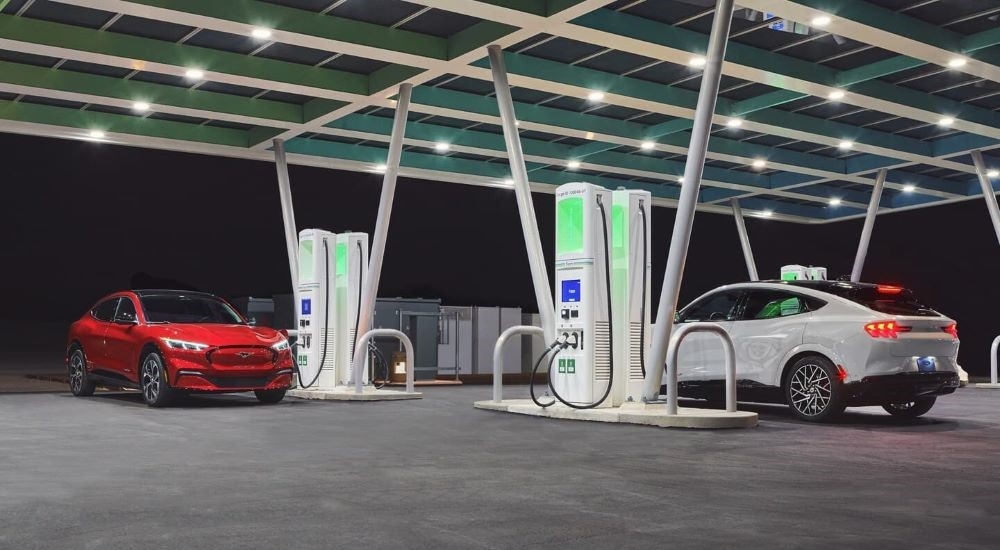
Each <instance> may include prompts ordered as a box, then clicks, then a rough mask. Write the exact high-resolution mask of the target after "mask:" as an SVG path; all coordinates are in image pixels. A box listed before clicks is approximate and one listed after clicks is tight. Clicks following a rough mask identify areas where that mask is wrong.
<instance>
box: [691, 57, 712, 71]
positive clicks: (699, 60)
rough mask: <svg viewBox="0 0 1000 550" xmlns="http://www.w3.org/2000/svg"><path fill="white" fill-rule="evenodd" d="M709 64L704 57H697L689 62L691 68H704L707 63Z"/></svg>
mask: <svg viewBox="0 0 1000 550" xmlns="http://www.w3.org/2000/svg"><path fill="white" fill-rule="evenodd" d="M707 62H708V60H707V59H705V58H704V57H702V56H700V55H696V56H694V57H692V58H691V59H690V60H689V61H688V65H689V66H691V67H695V68H698V67H704V66H705V63H707Z"/></svg>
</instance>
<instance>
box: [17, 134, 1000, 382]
mask: <svg viewBox="0 0 1000 550" xmlns="http://www.w3.org/2000/svg"><path fill="white" fill-rule="evenodd" d="M0 150H2V151H3V152H4V155H3V156H4V164H3V166H4V167H3V177H2V183H3V198H2V199H0V229H2V230H3V235H4V237H3V241H2V243H3V244H2V248H0V252H2V258H3V262H2V264H0V265H2V266H3V268H4V269H3V271H4V273H3V277H2V280H3V281H4V285H3V286H4V289H5V291H6V292H5V296H4V301H3V303H4V307H3V309H2V310H0V319H2V320H6V321H24V322H25V323H40V322H50V321H55V322H66V323H68V322H70V321H71V320H72V319H74V318H76V317H77V316H79V315H80V314H81V313H82V312H83V311H84V310H86V308H87V307H89V306H90V305H91V304H92V303H93V302H94V301H95V300H96V299H97V298H99V297H100V296H102V295H103V294H106V293H108V292H112V291H115V290H119V289H121V288H126V287H128V286H129V283H130V280H131V278H132V275H133V274H134V273H136V272H147V273H149V274H152V275H155V276H158V277H166V278H172V279H177V280H181V281H186V282H188V283H189V284H191V285H193V286H195V287H197V288H200V289H203V290H206V291H211V292H215V293H217V294H221V295H224V296H229V297H236V296H246V295H254V296H270V295H272V294H275V293H286V292H288V291H289V283H288V282H287V279H288V274H287V271H288V267H287V260H286V259H285V246H284V241H283V236H282V223H281V212H280V209H279V204H278V192H277V184H276V183H275V172H274V166H273V164H270V163H264V162H253V161H245V160H234V159H224V158H214V157H207V156H200V155H187V154H179V153H170V152H162V151H148V150H141V149H135V148H124V147H116V146H109V145H106V144H96V143H89V142H74V141H60V140H51V139H43V138H34V137H25V136H14V135H8V134H0ZM291 179H292V190H293V195H294V200H295V207H296V216H297V222H298V227H299V228H300V229H302V228H307V227H321V228H324V229H329V230H332V231H337V232H340V231H345V230H359V231H368V232H371V231H372V228H373V226H374V222H375V214H376V209H377V206H378V197H379V188H380V185H379V184H380V182H381V176H376V175H374V174H361V173H349V172H336V171H331V170H323V169H318V168H308V167H299V166H292V167H291ZM535 208H536V213H537V216H538V222H539V227H540V231H541V235H542V240H543V244H544V245H545V248H546V254H547V255H548V256H549V260H550V263H549V265H550V266H551V254H552V239H551V235H552V233H553V200H552V196H551V195H538V194H536V195H535ZM747 225H748V228H749V232H750V238H751V242H752V244H753V246H754V251H755V253H756V254H757V266H758V271H759V272H760V274H761V276H762V277H765V278H767V277H777V275H778V271H779V268H780V266H781V265H784V264H791V263H801V264H812V265H822V266H826V267H828V268H829V271H830V276H831V277H835V276H838V275H841V274H844V273H848V272H849V271H850V268H851V265H852V262H853V259H854V252H855V249H856V247H857V239H858V235H859V233H860V230H861V221H860V220H856V221H849V222H841V223H837V224H833V225H824V226H803V225H795V224H787V223H780V222H775V221H767V220H756V219H749V220H748V222H747ZM672 227H673V210H670V209H664V208H657V209H655V210H654V212H653V216H652V231H653V243H652V245H653V262H654V263H653V296H654V302H655V301H656V297H657V296H658V295H659V286H660V282H661V279H662V276H663V269H664V265H665V262H666V251H667V249H668V247H669V240H670V232H671V229H672ZM997 246H998V244H997V241H996V238H995V236H994V233H993V229H992V227H991V225H990V221H989V216H988V215H987V212H986V208H985V206H984V205H983V204H982V201H981V200H973V201H967V202H962V203H958V204H954V205H948V206H942V207H935V208H931V209H924V210H918V211H913V212H903V213H898V214H892V215H887V216H882V217H880V218H879V219H878V220H877V222H876V225H875V233H874V237H873V239H872V245H871V249H870V253H869V258H868V263H867V265H866V269H865V275H864V277H863V279H864V280H867V281H873V282H884V283H897V284H902V285H905V286H908V287H911V288H913V289H914V290H915V291H916V292H917V294H918V296H919V297H920V298H921V299H922V300H923V301H924V302H927V303H928V304H930V305H932V306H934V307H935V308H937V309H939V310H941V311H943V312H945V313H946V314H948V315H950V316H952V317H954V318H956V319H957V320H958V321H959V326H960V332H961V334H962V356H961V360H962V363H963V365H964V366H965V367H966V369H968V370H970V372H972V373H974V374H985V373H987V371H988V368H989V365H988V355H989V354H988V349H989V343H990V340H991V339H992V337H993V336H994V335H996V334H997V333H998V331H1000V326H998V325H1000V324H998V323H997V322H996V321H995V317H994V316H993V314H992V312H993V309H994V305H995V304H996V303H997V301H998V298H1000V291H998V285H996V284H994V283H993V282H994V281H996V280H997V279H998V278H1000V263H998V262H997V261H996V260H995V258H996V255H997V250H998V248H997ZM550 274H551V267H550ZM745 279H746V268H745V266H744V263H743V257H742V253H741V251H740V246H739V241H738V238H737V236H736V230H735V227H734V224H733V220H732V218H731V217H729V216H722V215H714V214H703V213H699V214H698V216H697V218H696V222H695V227H694V234H693V238H692V242H691V252H690V255H689V258H688V262H687V268H686V275H685V283H684V287H683V290H682V302H686V301H688V300H690V299H692V298H694V297H695V296H697V295H698V294H700V293H702V292H704V291H707V290H710V289H711V288H713V287H715V286H718V285H720V284H724V283H730V282H737V281H741V280H745ZM379 295H380V296H407V297H424V298H441V299H442V300H443V301H444V303H445V304H455V305H472V304H475V305H509V306H521V307H522V308H524V309H525V310H534V307H535V303H534V296H533V293H532V289H531V281H530V277H529V272H528V266H527V258H526V255H525V252H524V243H523V237H522V235H521V232H520V227H519V222H518V216H517V210H516V205H515V202H514V196H513V193H512V192H510V191H509V190H502V189H485V188H479V187H472V186H464V185H456V184H451V183H435V182H428V181H423V180H408V179H401V180H400V182H399V186H398V188H397V194H396V201H395V207H394V210H393V218H392V225H391V227H390V231H389V242H388V246H387V249H386V259H385V266H384V269H383V274H382V283H381V286H380V289H379ZM654 308H655V304H654Z"/></svg>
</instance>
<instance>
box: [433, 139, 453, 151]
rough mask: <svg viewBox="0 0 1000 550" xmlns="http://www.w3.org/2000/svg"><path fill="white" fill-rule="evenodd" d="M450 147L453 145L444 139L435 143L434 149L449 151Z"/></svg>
mask: <svg viewBox="0 0 1000 550" xmlns="http://www.w3.org/2000/svg"><path fill="white" fill-rule="evenodd" d="M449 149H451V145H448V144H447V143H445V142H443V141H439V142H437V143H435V144H434V150H435V151H437V152H438V153H447V152H448V150H449Z"/></svg>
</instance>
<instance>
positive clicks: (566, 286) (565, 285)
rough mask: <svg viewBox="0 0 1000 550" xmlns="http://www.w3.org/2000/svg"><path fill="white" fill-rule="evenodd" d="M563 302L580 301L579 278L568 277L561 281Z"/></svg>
mask: <svg viewBox="0 0 1000 550" xmlns="http://www.w3.org/2000/svg"><path fill="white" fill-rule="evenodd" d="M562 301H563V303H570V302H579V301H580V279H570V280H566V281H563V282H562Z"/></svg>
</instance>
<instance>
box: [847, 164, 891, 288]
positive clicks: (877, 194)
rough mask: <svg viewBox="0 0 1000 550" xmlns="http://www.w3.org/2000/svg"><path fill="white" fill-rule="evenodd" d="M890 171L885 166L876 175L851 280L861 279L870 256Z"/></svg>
mask: <svg viewBox="0 0 1000 550" xmlns="http://www.w3.org/2000/svg"><path fill="white" fill-rule="evenodd" d="M888 173H889V171H888V170H886V169H885V168H883V169H881V170H879V171H878V175H877V176H875V187H872V198H871V200H870V201H869V202H868V213H867V214H865V225H864V227H863V228H862V229H861V240H860V241H858V253H857V255H855V256H854V269H852V270H851V282H854V283H856V282H858V281H860V280H861V270H862V269H864V267H865V258H867V257H868V243H870V242H871V240H872V229H874V228H875V216H876V215H877V214H878V205H879V202H880V201H881V200H882V187H883V186H884V185H885V176H886V174H888Z"/></svg>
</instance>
